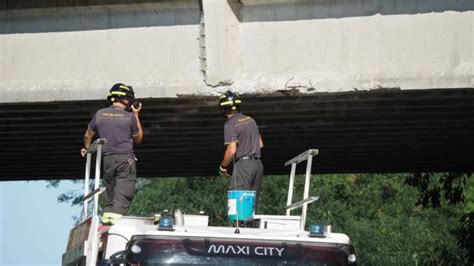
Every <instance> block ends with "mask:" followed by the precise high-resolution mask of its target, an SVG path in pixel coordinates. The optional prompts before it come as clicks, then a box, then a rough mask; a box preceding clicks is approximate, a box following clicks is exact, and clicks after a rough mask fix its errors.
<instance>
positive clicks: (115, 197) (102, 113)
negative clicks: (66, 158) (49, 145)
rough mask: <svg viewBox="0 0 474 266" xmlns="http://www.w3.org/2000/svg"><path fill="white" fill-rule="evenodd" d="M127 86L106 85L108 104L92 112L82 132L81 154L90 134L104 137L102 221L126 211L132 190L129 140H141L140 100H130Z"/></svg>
mask: <svg viewBox="0 0 474 266" xmlns="http://www.w3.org/2000/svg"><path fill="white" fill-rule="evenodd" d="M134 99H135V94H134V91H133V88H132V87H131V86H127V85H125V84H123V83H117V84H115V85H114V86H112V88H111V89H110V92H109V95H108V96H107V100H108V101H109V102H110V104H111V105H110V106H109V107H107V108H103V109H100V110H98V111H97V112H96V114H95V115H94V117H93V118H92V120H91V121H90V123H89V125H88V127H87V130H86V132H85V134H84V147H83V148H82V149H81V155H82V156H83V157H84V156H85V155H86V152H87V148H88V147H89V145H90V144H91V141H92V138H93V137H94V135H96V134H98V135H99V137H100V138H105V139H107V143H106V144H105V145H104V147H103V161H104V164H103V165H104V172H103V178H104V184H105V188H106V190H105V208H104V213H103V216H102V224H113V223H115V222H116V221H117V220H119V219H120V218H121V217H122V215H125V214H127V212H128V208H129V207H130V204H131V202H132V199H133V195H134V193H135V182H136V157H135V153H134V150H133V143H134V142H135V143H140V142H141V141H142V140H143V129H142V126H141V122H140V118H139V113H140V111H141V109H142V106H141V103H137V104H133V102H134Z"/></svg>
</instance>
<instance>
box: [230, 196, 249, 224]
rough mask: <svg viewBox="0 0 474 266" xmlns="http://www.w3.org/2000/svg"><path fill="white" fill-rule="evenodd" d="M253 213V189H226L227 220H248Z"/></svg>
mask: <svg viewBox="0 0 474 266" xmlns="http://www.w3.org/2000/svg"><path fill="white" fill-rule="evenodd" d="M254 213H255V191H252V190H229V191H227V219H228V220H229V221H231V222H232V221H237V220H239V221H248V220H252V219H253V215H254Z"/></svg>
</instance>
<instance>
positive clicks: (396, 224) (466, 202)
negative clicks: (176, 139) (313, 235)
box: [130, 174, 474, 265]
mask: <svg viewBox="0 0 474 266" xmlns="http://www.w3.org/2000/svg"><path fill="white" fill-rule="evenodd" d="M406 178H407V174H347V175H315V176H313V179H312V183H311V188H310V195H313V196H320V200H319V201H317V202H315V203H313V204H311V205H310V206H309V208H308V218H307V221H308V224H331V225H332V228H333V231H335V232H343V233H345V234H347V235H348V236H350V237H351V239H352V241H353V243H354V245H355V248H356V252H357V255H358V258H359V263H360V264H362V265H438V264H439V265H464V264H469V261H470V257H471V256H470V255H469V254H470V253H469V252H470V250H471V248H470V247H472V237H470V234H472V226H473V222H472V221H473V220H472V218H473V217H472V212H468V211H466V210H468V209H469V208H470V207H468V206H472V200H473V198H474V197H473V196H472V191H473V189H472V187H473V185H472V178H471V176H465V180H464V181H462V180H461V183H459V182H458V181H459V180H456V178H452V179H450V180H451V181H449V182H451V183H452V185H451V190H453V189H454V190H455V191H457V192H455V193H451V194H449V193H446V189H445V188H446V187H449V186H446V185H445V180H448V179H449V178H446V175H444V176H443V175H431V178H430V179H429V181H428V183H429V185H428V189H425V190H423V189H420V188H419V187H418V186H415V185H412V184H407V182H406ZM434 180H436V181H437V182H434ZM463 182H464V183H463ZM457 184H460V185H461V187H463V188H465V189H464V190H462V191H461V194H462V195H459V190H458V188H457ZM227 186H228V179H226V178H223V177H195V178H167V179H149V180H142V181H141V189H139V191H138V192H137V194H136V197H135V200H134V202H133V204H132V207H131V210H130V212H131V214H133V215H145V216H147V215H151V214H153V213H159V212H161V211H162V210H164V209H168V210H170V211H172V210H174V209H177V208H179V209H181V210H183V211H184V212H185V213H198V212H199V211H204V212H205V213H206V214H207V215H209V216H210V223H211V225H227V220H226V219H227V217H226V216H227V215H226V213H227V209H226V204H227V193H226V191H227ZM303 186H304V177H302V176H297V178H296V180H295V191H294V196H293V201H298V200H301V199H302V197H303ZM436 186H438V187H439V188H438V190H439V194H437V195H439V197H438V198H437V200H435V201H433V200H432V199H431V198H429V200H428V201H427V202H431V203H432V202H436V204H434V205H433V204H426V205H424V204H421V203H422V202H423V200H420V199H423V197H424V196H423V192H425V191H429V190H430V187H432V188H435V187H436ZM448 189H449V188H448ZM435 190H436V188H435ZM287 191H288V177H287V176H267V177H266V178H265V180H264V183H263V186H262V194H261V201H260V205H259V210H258V211H257V213H259V214H262V213H264V214H279V215H283V214H284V213H285V211H284V208H285V205H286V200H287ZM456 193H458V194H456ZM449 195H455V197H458V198H459V197H461V198H462V199H461V200H458V201H453V200H452V197H450V196H449ZM433 206H436V207H433ZM292 214H298V211H293V212H292ZM469 245H470V246H469Z"/></svg>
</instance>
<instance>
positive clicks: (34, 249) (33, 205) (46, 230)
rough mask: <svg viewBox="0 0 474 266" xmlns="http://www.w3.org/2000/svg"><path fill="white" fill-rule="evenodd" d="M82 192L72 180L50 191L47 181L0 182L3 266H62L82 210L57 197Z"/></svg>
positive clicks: (0, 245) (0, 251)
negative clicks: (71, 234)
mask: <svg viewBox="0 0 474 266" xmlns="http://www.w3.org/2000/svg"><path fill="white" fill-rule="evenodd" d="M82 189H83V187H82V184H81V183H73V182H72V181H62V182H61V183H60V184H59V186H58V187H57V188H53V187H50V188H47V183H46V181H30V182H26V181H15V182H0V265H2V266H9V265H35V266H37V265H61V257H62V254H63V253H64V251H65V250H66V245H67V240H68V237H69V231H70V230H71V229H72V227H73V226H74V223H75V222H74V219H73V216H79V215H80V213H81V207H80V206H74V207H71V204H70V203H58V201H57V198H58V196H59V195H60V194H61V193H64V192H67V191H71V190H79V191H81V190H82Z"/></svg>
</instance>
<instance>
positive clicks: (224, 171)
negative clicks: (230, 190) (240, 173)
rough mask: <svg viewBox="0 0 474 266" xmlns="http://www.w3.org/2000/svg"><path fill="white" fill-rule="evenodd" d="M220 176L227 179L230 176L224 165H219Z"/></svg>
mask: <svg viewBox="0 0 474 266" xmlns="http://www.w3.org/2000/svg"><path fill="white" fill-rule="evenodd" d="M219 175H220V176H227V177H229V176H230V175H229V173H227V169H226V168H225V167H222V165H219Z"/></svg>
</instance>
